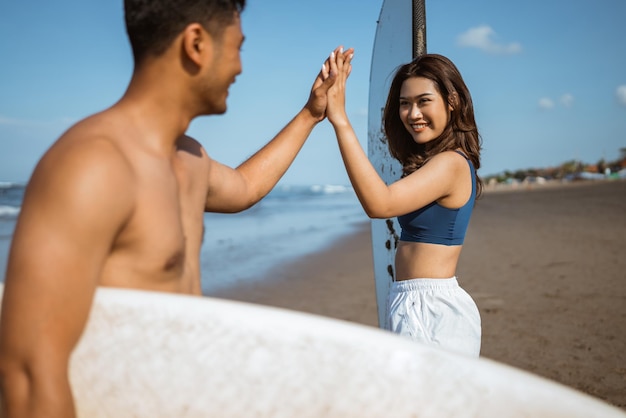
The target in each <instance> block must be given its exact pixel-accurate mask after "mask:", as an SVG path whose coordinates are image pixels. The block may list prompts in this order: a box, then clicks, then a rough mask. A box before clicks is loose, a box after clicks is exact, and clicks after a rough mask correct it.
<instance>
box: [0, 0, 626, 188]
mask: <svg viewBox="0 0 626 418" xmlns="http://www.w3.org/2000/svg"><path fill="white" fill-rule="evenodd" d="M381 5H382V0H316V1H294V0H248V5H247V7H246V10H245V11H244V14H243V30H244V33H245V35H246V42H245V45H244V48H243V53H242V59H243V66H244V70H243V73H242V74H241V75H240V76H239V77H238V79H237V82H236V83H235V84H234V85H233V86H232V87H231V94H230V96H229V99H228V112H227V114H226V115H222V116H209V117H203V118H199V119H197V120H196V121H194V122H193V123H192V125H191V127H190V129H189V134H191V135H192V136H194V137H195V138H197V139H198V140H200V141H201V142H202V143H203V145H204V146H205V148H206V149H207V151H208V152H209V154H210V155H211V156H212V157H213V158H216V159H218V160H220V161H222V162H224V163H226V164H229V165H231V166H236V165H238V164H239V163H240V162H242V161H243V160H244V159H246V158H247V157H249V156H250V155H251V154H252V153H253V152H254V151H256V150H257V149H258V148H260V147H261V146H262V145H263V144H265V143H266V142H267V141H268V140H269V139H271V138H272V137H273V136H274V134H275V133H276V132H278V131H279V130H280V129H281V128H282V127H283V126H284V125H285V124H286V123H287V122H288V121H289V120H290V119H291V118H292V117H293V116H294V115H295V113H296V112H297V111H298V110H299V109H300V108H301V107H302V105H303V104H304V102H305V100H306V98H307V96H308V92H309V89H310V85H311V83H312V81H313V78H314V77H315V75H316V74H317V72H318V70H319V68H320V66H321V63H322V61H323V60H324V59H325V57H326V56H327V55H328V53H330V51H331V50H332V49H333V48H334V47H335V46H336V45H339V44H342V45H345V46H346V47H354V48H355V49H356V53H355V58H354V61H353V64H354V68H353V72H352V75H351V78H350V80H349V84H348V98H347V106H348V112H349V115H350V117H351V119H352V122H353V125H354V127H355V130H356V132H357V134H358V135H359V137H360V140H361V143H362V144H364V146H366V144H367V100H368V87H369V86H368V83H369V68H370V63H371V53H372V46H373V41H374V35H375V31H376V20H377V18H378V15H379V13H380V7H381ZM426 7H427V11H426V13H427V18H426V19H427V41H428V52H436V53H441V54H444V55H446V56H448V57H450V58H451V59H452V60H453V61H454V62H455V63H456V64H457V66H458V67H459V69H460V70H461V72H462V73H463V76H464V78H465V81H466V83H467V84H468V86H469V88H470V91H471V92H472V96H473V98H474V105H475V108H476V116H477V122H478V125H479V129H480V130H481V134H482V136H483V147H484V149H483V164H482V165H483V167H482V169H481V171H480V173H481V174H482V175H489V174H495V173H499V172H502V171H504V170H507V169H509V170H516V169H523V168H531V167H544V166H550V165H557V164H560V163H561V162H564V161H568V160H571V159H579V160H582V161H584V162H597V161H598V160H600V159H602V158H604V159H606V160H613V159H616V158H618V156H619V150H620V148H624V147H626V45H625V43H626V2H625V1H623V0H596V1H591V0H568V1H562V0H526V1H518V2H508V1H507V2H504V1H501V0H474V1H466V0H426ZM0 39H1V41H0V56H1V57H2V64H1V65H0V181H17V182H26V181H27V180H28V178H29V176H30V173H31V171H32V169H33V168H34V165H35V164H36V162H37V160H38V159H39V157H40V156H41V155H42V154H43V152H44V151H45V150H46V149H47V148H48V147H49V146H50V145H51V144H52V142H53V141H54V140H55V139H56V138H57V137H58V136H59V135H60V134H62V132H63V131H64V130H66V129H67V128H68V127H69V126H70V125H71V124H72V123H74V122H76V121H78V120H80V119H81V118H83V117H85V116H87V115H89V114H91V113H94V112H97V111H99V110H102V109H104V108H106V107H108V106H110V105H111V104H113V103H114V102H115V101H116V100H117V99H118V98H119V97H120V96H121V95H122V94H123V92H124V90H125V88H126V85H127V83H128V81H129V79H130V75H131V71H132V61H131V54H130V48H129V46H128V42H127V39H126V35H125V32H124V24H123V6H122V0H90V1H85V0H57V1H54V2H39V4H38V5H36V6H35V5H33V4H31V3H29V2H17V1H14V2H9V1H2V2H0ZM282 182H283V183H285V184H316V183H328V184H347V183H348V179H347V176H346V175H345V170H344V168H343V164H342V162H341V158H340V156H339V152H338V150H337V146H336V142H335V138H334V134H333V131H332V129H331V128H330V125H329V124H328V123H327V122H323V123H322V124H320V125H319V126H318V127H317V128H316V129H315V131H314V133H313V134H312V135H311V137H310V139H309V141H308V142H307V144H306V145H305V147H304V149H303V150H302V152H301V154H300V155H299V156H298V158H297V159H296V161H295V163H294V165H293V166H292V167H291V168H290V170H289V172H288V173H287V174H286V175H285V177H284V179H283V180H282Z"/></svg>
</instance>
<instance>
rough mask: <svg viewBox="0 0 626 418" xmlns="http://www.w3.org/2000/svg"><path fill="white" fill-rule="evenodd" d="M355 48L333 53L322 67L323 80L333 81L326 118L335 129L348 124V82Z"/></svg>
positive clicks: (337, 49) (339, 49)
mask: <svg viewBox="0 0 626 418" xmlns="http://www.w3.org/2000/svg"><path fill="white" fill-rule="evenodd" d="M353 57H354V48H349V49H347V50H346V51H344V50H343V47H342V46H339V47H337V48H336V49H335V50H334V51H333V52H331V54H330V57H328V59H326V61H325V62H324V65H322V72H321V74H322V80H324V81H326V80H329V79H332V80H333V82H332V85H331V86H330V87H329V89H328V92H327V96H328V97H327V100H328V102H327V105H326V116H327V117H328V120H329V121H330V123H332V124H333V125H334V126H335V127H336V126H337V125H340V124H346V123H348V117H347V115H346V81H347V80H348V77H349V76H350V72H351V71H352V64H351V63H352V58H353Z"/></svg>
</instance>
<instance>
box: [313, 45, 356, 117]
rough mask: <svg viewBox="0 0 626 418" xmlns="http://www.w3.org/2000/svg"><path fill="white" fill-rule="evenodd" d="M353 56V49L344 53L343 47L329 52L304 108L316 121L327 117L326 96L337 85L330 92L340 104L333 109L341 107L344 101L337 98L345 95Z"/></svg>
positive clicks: (327, 98)
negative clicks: (333, 88) (332, 89)
mask: <svg viewBox="0 0 626 418" xmlns="http://www.w3.org/2000/svg"><path fill="white" fill-rule="evenodd" d="M353 55H354V48H350V49H348V50H346V51H344V50H343V47H341V46H339V47H337V48H336V49H335V50H334V51H333V52H331V54H330V57H328V58H327V59H326V61H324V65H322V70H321V71H320V72H319V74H318V75H317V78H316V79H315V82H314V83H313V88H312V89H311V95H310V96H309V100H308V102H307V105H306V108H307V109H308V110H309V112H310V113H311V115H312V116H313V117H315V118H316V119H317V120H320V121H321V120H322V119H324V117H326V116H327V112H328V103H329V102H328V100H329V97H328V95H329V94H330V93H331V88H332V87H333V86H334V85H336V84H338V85H337V87H336V89H335V90H334V91H332V94H333V95H334V96H337V99H339V101H340V103H337V104H336V105H334V106H333V107H343V102H345V99H341V97H339V96H343V95H344V94H345V93H344V92H345V84H346V79H347V78H348V75H349V74H350V71H351V70H352V66H351V65H350V62H351V61H352V56H353Z"/></svg>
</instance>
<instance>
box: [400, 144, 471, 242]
mask: <svg viewBox="0 0 626 418" xmlns="http://www.w3.org/2000/svg"><path fill="white" fill-rule="evenodd" d="M456 152H457V153H459V154H460V155H462V156H463V157H464V158H465V159H466V160H467V163H468V164H469V166H470V171H471V176H472V194H471V195H470V198H469V200H468V201H467V202H466V203H465V204H464V205H463V206H461V207H460V208H457V209H449V208H446V207H443V206H441V205H440V204H439V203H437V202H432V203H430V204H429V205H427V206H424V207H423V208H421V209H418V210H416V211H413V212H411V213H407V214H406V215H402V216H398V222H399V223H400V226H401V227H402V233H401V234H400V241H410V242H424V243H428V244H442V245H461V244H463V240H464V239H465V232H466V231H467V226H468V225H469V220H470V216H471V215H472V210H473V209H474V201H475V200H476V170H475V169H474V165H473V164H472V162H471V161H470V160H469V159H467V157H465V155H463V154H462V153H461V152H459V151H456Z"/></svg>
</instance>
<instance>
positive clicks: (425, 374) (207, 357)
mask: <svg viewBox="0 0 626 418" xmlns="http://www.w3.org/2000/svg"><path fill="white" fill-rule="evenodd" d="M1 290H3V289H2V288H0V291H1ZM70 380H71V385H72V388H73V391H74V396H75V401H76V405H77V410H78V414H79V417H84V418H100V417H115V418H123V417H136V418H143V417H145V418H165V417H167V418H172V417H177V418H181V417H221V418H228V417H232V418H249V417H272V418H279V417H289V418H293V417H298V418H306V417H316V418H320V417H325V418H326V417H341V418H349V417H359V418H367V417H393V418H403V417H437V418H442V417H443V418H445V417H498V418H501V417H563V418H575V417H581V418H589V417H605V418H611V417H616V418H617V417H621V418H624V417H626V414H625V413H623V412H622V411H620V410H619V409H617V408H614V407H612V406H609V405H608V404H606V403H604V402H602V401H599V400H596V399H595V398H592V397H590V396H588V395H585V394H582V393H579V392H576V391H574V390H572V389H569V388H567V387H565V386H561V385H558V384H556V383H552V382H550V381H548V380H545V379H542V378H539V377H536V376H534V375H531V374H528V373H525V372H522V371H519V370H516V369H513V368H510V367H507V366H504V365H500V364H497V363H495V362H492V361H489V360H485V359H473V358H466V357H462V356H459V355H457V354H452V353H446V352H443V351H438V350H436V349H434V348H428V347H425V346H421V345H418V344H416V343H413V342H410V341H408V340H405V339H403V338H401V337H399V336H397V335H394V334H391V333H388V332H386V331H382V330H379V329H377V328H373V327H366V326H361V325H355V324H350V323H347V322H342V321H338V320H331V319H326V318H322V317H317V316H313V315H308V314H303V313H296V312H290V311H286V310H281V309H275V308H269V307H261V306H256V305H251V304H245V303H241V302H232V301H225V300H218V299H212V298H203V297H194V296H181V295H171V294H165V293H158V292H146V291H136V290H123V289H112V288H100V289H98V291H97V293H96V297H95V300H94V306H93V309H92V312H91V316H90V319H89V321H88V324H87V327H86V330H85V332H84V334H83V336H82V338H81V340H80V342H79V345H78V347H77V348H76V350H75V352H74V353H73V355H72V357H71V363H70Z"/></svg>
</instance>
